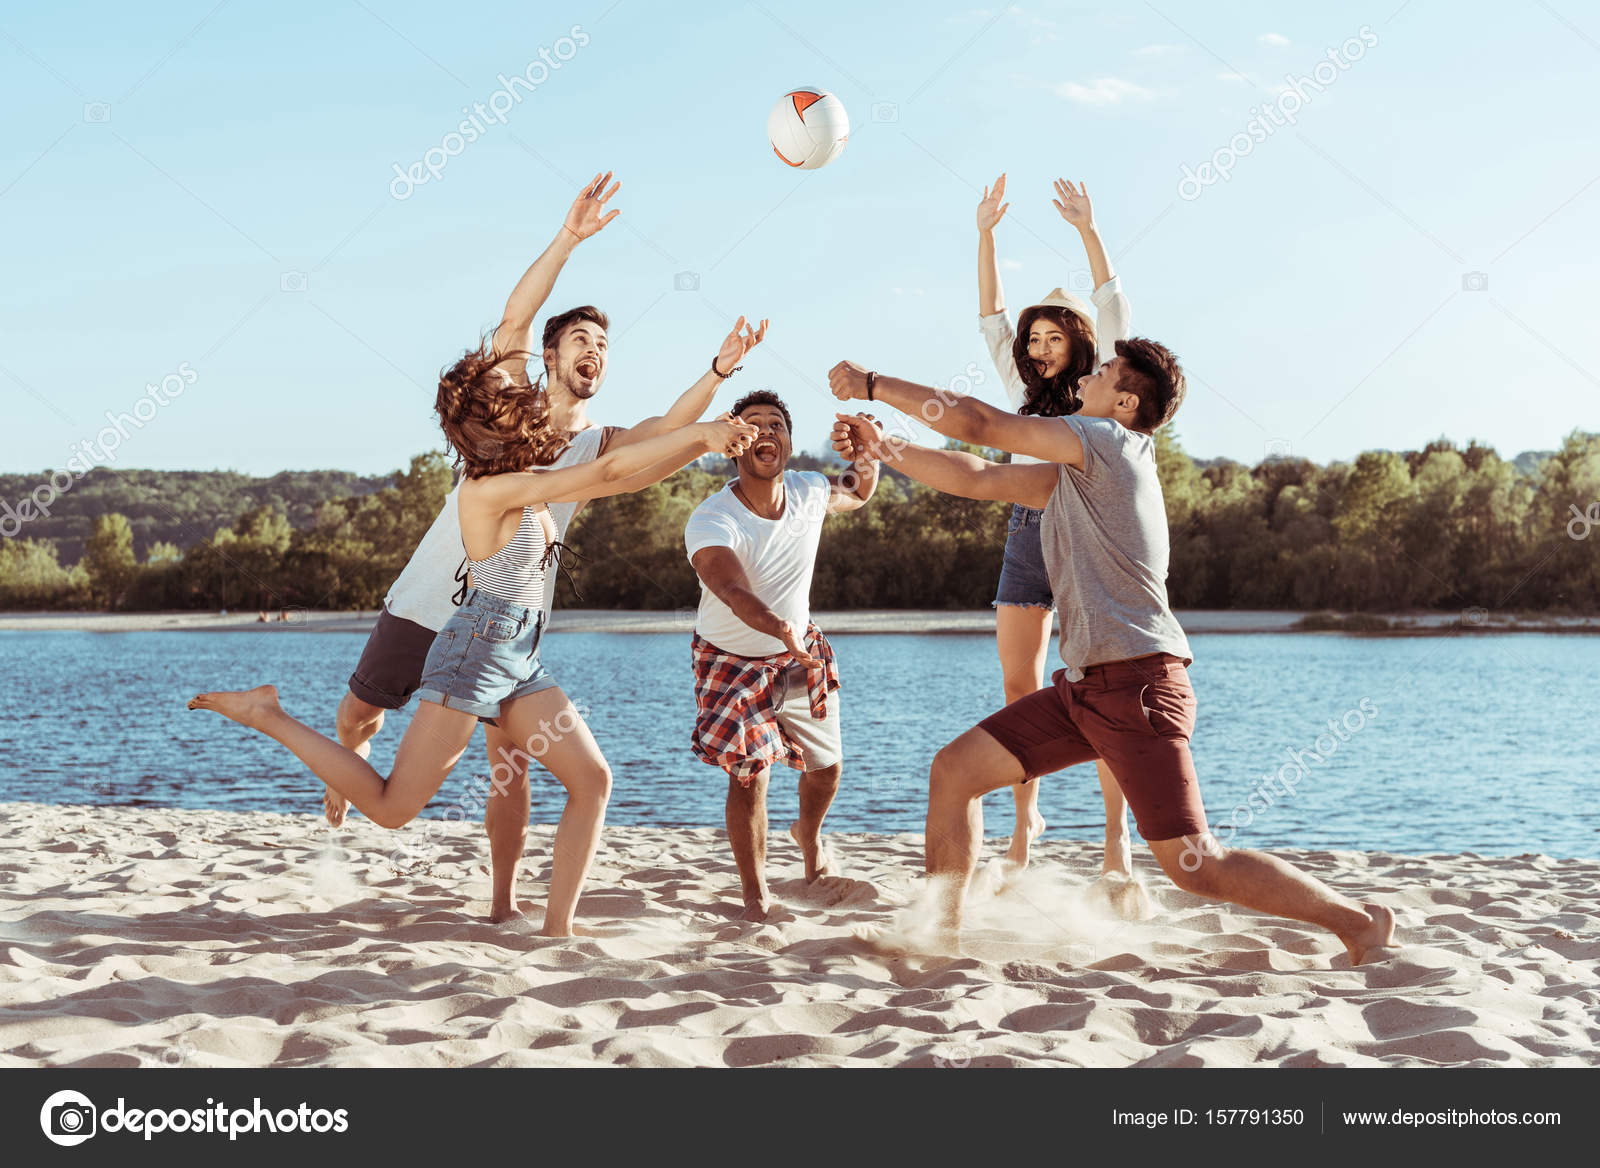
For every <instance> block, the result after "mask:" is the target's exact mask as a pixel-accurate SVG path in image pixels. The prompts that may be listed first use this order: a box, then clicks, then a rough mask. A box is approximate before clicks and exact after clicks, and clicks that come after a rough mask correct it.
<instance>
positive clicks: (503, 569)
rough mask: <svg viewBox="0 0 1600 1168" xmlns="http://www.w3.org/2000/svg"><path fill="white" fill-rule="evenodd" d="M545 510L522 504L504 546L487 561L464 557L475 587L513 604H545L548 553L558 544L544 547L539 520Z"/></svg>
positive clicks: (541, 524) (534, 605)
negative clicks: (513, 527) (513, 530)
mask: <svg viewBox="0 0 1600 1168" xmlns="http://www.w3.org/2000/svg"><path fill="white" fill-rule="evenodd" d="M544 510H545V509H544V508H543V507H524V508H523V509H522V522H521V523H519V524H518V525H517V530H516V534H515V535H513V536H512V537H511V538H510V539H509V540H508V541H507V542H506V545H505V547H503V548H501V549H500V550H499V551H497V552H495V553H494V555H492V556H490V557H489V558H488V559H486V560H475V559H473V558H472V557H471V556H468V557H467V565H468V567H469V568H470V569H471V571H472V583H473V584H474V586H476V587H478V588H482V589H483V590H484V591H485V592H488V593H490V594H491V595H493V596H497V597H499V598H500V599H501V600H509V601H510V602H511V603H513V604H525V605H527V606H528V607H529V608H533V609H542V608H543V607H544V576H545V569H546V568H548V567H549V566H550V559H551V558H552V556H551V553H552V552H554V551H555V550H556V549H557V548H559V547H560V546H561V544H560V543H559V542H557V543H556V544H554V545H549V546H547V542H546V536H545V531H544V524H543V523H542V522H540V520H539V514H540V512H542V511H544Z"/></svg>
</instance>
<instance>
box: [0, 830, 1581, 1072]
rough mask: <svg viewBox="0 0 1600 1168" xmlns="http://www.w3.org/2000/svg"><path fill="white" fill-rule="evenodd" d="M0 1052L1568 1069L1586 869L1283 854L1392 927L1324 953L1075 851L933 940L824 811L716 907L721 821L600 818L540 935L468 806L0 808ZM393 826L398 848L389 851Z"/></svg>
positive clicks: (524, 895) (518, 1061)
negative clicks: (814, 868)
mask: <svg viewBox="0 0 1600 1168" xmlns="http://www.w3.org/2000/svg"><path fill="white" fill-rule="evenodd" d="M0 830H4V831H5V833H6V835H7V836H8V838H11V839H13V840H15V841H16V844H17V846H16V847H15V848H14V849H12V850H11V851H10V852H9V853H8V857H7V858H0V872H3V873H4V882H3V883H0V935H3V936H4V938H5V941H6V944H5V945H4V946H0V986H3V987H4V989H3V991H0V998H3V1004H0V1066H14V1067H22V1066H31V1067H40V1066H52V1067H138V1066H147V1067H157V1066H164V1067H175V1066H184V1067H206V1068H213V1067H265V1066H273V1067H291V1066H294V1067H303V1066H345V1067H350V1066H359V1067H423V1066H426V1067H440V1066H538V1067H576V1066H597V1065H611V1066H665V1067H687V1066H697V1067H700V1066H720V1067H730V1066H737V1067H746V1066H789V1067H843V1066H850V1067H890V1066H909V1067H917V1066H923V1067H937V1066H943V1067H964V1066H976V1067H1006V1066H1010V1067H1023V1066H1031V1067H1047V1066H1049V1067H1070V1066H1080V1067H1084V1066H1087V1067H1121V1066H1141V1067H1156V1066H1184V1067H1208V1066H1289V1067H1300V1066H1308V1067H1319V1066H1322V1067H1331V1066H1344V1067H1379V1066H1411V1067H1442V1066H1483V1067H1487V1066H1501V1067H1507V1066H1515V1067H1551V1066H1574V1067H1576V1066H1589V1067H1592V1066H1596V1065H1600V1052H1597V1051H1596V1048H1595V1046H1594V1043H1593V1038H1592V1033H1593V1030H1592V1027H1593V1021H1592V1017H1591V1015H1592V1010H1593V1006H1592V1003H1593V1000H1594V995H1595V993H1596V990H1597V985H1600V978H1597V975H1596V973H1595V964H1594V963H1595V961H1596V959H1600V933H1597V931H1596V928H1595V919H1596V916H1597V910H1600V861H1594V860H1588V861H1583V860H1554V859H1551V858H1550V857H1548V856H1543V855H1523V856H1517V857H1497V858H1489V857H1481V856H1476V855H1472V854H1470V853H1462V854H1454V855H1444V854H1440V855H1422V856H1405V855H1398V854H1391V853H1386V852H1358V851H1322V850H1315V849H1282V850H1281V853H1280V854H1282V855H1284V856H1286V857H1289V858H1292V859H1293V860H1294V861H1295V862H1296V863H1298V864H1300V865H1302V866H1304V867H1305V868H1306V869H1308V870H1309V871H1311V872H1313V873H1314V874H1316V875H1317V876H1319V877H1320V878H1322V879H1323V880H1326V881H1327V882H1328V883H1330V884H1331V885H1333V886H1334V887H1336V888H1338V889H1339V890H1340V891H1343V892H1345V893H1346V894H1348V895H1351V896H1355V897H1359V898H1367V899H1374V900H1381V901H1382V902H1383V903H1385V904H1388V905H1389V906H1391V907H1392V908H1393V909H1394V910H1395V912H1396V915H1397V916H1398V918H1399V931H1398V933H1397V938H1396V939H1397V942H1398V943H1397V945H1396V947H1395V948H1393V949H1389V950H1384V951H1381V953H1380V954H1378V955H1375V956H1374V959H1373V960H1371V961H1370V962H1369V963H1367V964H1365V965H1362V966H1359V967H1355V968H1352V967H1351V966H1350V964H1349V961H1348V959H1347V958H1346V957H1345V956H1344V954H1343V952H1342V950H1341V948H1340V946H1339V944H1338V942H1337V941H1336V940H1334V939H1333V938H1332V937H1331V936H1330V935H1328V934H1326V933H1323V932H1322V931H1320V930H1318V929H1315V928H1312V927H1311V926H1307V925H1301V924H1297V923H1295V922H1292V921H1287V920H1282V919H1279V918H1274V917H1269V916H1263V915H1261V914H1258V913H1254V912H1250V911H1249V910H1245V909H1240V908H1237V907H1235V906H1232V905H1226V904H1219V903H1216V902H1212V901H1206V900H1202V899H1200V898H1198V897H1193V896H1190V895H1188V894H1186V893H1182V892H1180V891H1178V890H1177V889H1175V888H1173V887H1172V886H1171V885H1170V884H1169V883H1167V882H1166V880H1165V879H1164V877H1162V876H1161V875H1160V874H1159V873H1158V872H1157V871H1156V869H1155V865H1154V862H1153V860H1152V859H1151V858H1150V857H1149V855H1148V853H1144V852H1143V850H1142V849H1141V854H1139V855H1137V858H1136V860H1135V868H1136V871H1137V873H1138V874H1139V877H1140V879H1141V880H1142V881H1143V882H1144V883H1145V885H1146V888H1147V890H1148V892H1149V893H1150V895H1151V897H1152V900H1153V905H1154V914H1153V915H1152V916H1151V917H1150V918H1148V919H1145V920H1140V921H1125V920H1122V919H1120V918H1117V917H1116V916H1115V915H1114V914H1113V913H1112V912H1111V911H1110V910H1109V908H1108V907H1107V906H1106V902H1105V901H1104V898H1103V897H1099V898H1097V896H1096V893H1095V891H1094V888H1093V882H1094V879H1095V877H1096V876H1097V874H1098V871H1099V858H1100V857H1099V852H1100V848H1099V845H1098V844H1097V843H1091V842H1087V841H1079V840H1070V839H1061V838H1053V837H1052V836H1051V835H1050V833H1048V832H1047V833H1046V836H1045V837H1044V838H1043V839H1041V840H1040V841H1039V842H1038V843H1037V844H1036V845H1035V862H1034V864H1033V866H1031V867H1030V868H1029V870H1028V871H1027V872H1026V873H1024V874H1022V875H1021V876H1017V877H1013V878H1011V879H1010V881H1009V882H1002V881H1000V880H999V879H998V877H997V873H998V871H999V869H998V867H997V864H996V862H995V861H996V859H997V857H998V856H999V855H1000V853H1001V851H1002V850H1003V848H1004V842H1003V840H1001V839H999V838H993V837H992V838H990V839H988V840H986V841H985V844H984V849H983V853H982V858H981V861H980V869H979V878H978V881H977V882H976V883H975V885H974V889H973V891H972V893H971V894H970V895H969V898H968V908H967V924H966V929H965V932H964V934H963V950H964V951H963V952H962V953H961V954H960V955H959V956H957V955H951V954H942V953H939V952H937V951H936V950H934V949H932V948H930V947H929V945H928V944H927V940H926V935H925V930H926V928H927V925H928V923H929V922H930V921H931V915H930V911H931V910H930V908H929V904H930V901H929V895H928V890H927V889H926V887H925V882H924V880H923V877H922V875H921V860H922V838H921V836H920V835H916V834H911V833H902V834H898V835H888V834H865V833H863V834H830V835H829V836H828V839H829V843H830V846H831V848H832V850H833V852H834V855H835V857H836V859H837V860H838V862H839V866H840V874H839V875H836V876H830V877H827V878H825V879H824V880H822V881H819V882H818V883H817V884H816V885H807V884H806V883H805V881H804V880H803V879H802V876H803V872H802V869H801V865H800V857H799V854H798V851H797V850H796V849H795V848H794V847H792V846H790V845H789V844H788V842H787V840H786V839H784V838H783V837H782V833H781V832H775V833H774V835H773V837H772V849H771V855H770V857H769V860H768V874H769V878H770V880H771V886H772V892H773V896H774V901H775V909H774V912H773V914H772V915H771V916H770V917H769V919H768V920H767V921H765V922H761V923H752V922H744V921H739V920H737V919H736V917H737V914H738V912H739V910H740V907H741V905H740V904H739V900H738V887H739V885H738V874H737V871H736V869H735V867H734V864H733V858H732V855H731V853H730V851H729V849H728V845H727V840H726V833H725V832H723V831H720V830H717V829H712V828H647V827H608V828H607V829H606V830H605V834H604V836H603V838H602V841H601V846H600V851H599V854H598V855H597V856H596V859H595V865H594V868H593V870H592V873H591V876H590V878H589V881H588V882H587V884H586V886H585V889H584V895H583V899H582V901H581V902H580V908H579V915H580V921H581V923H582V924H583V925H584V926H586V927H587V928H588V929H589V930H590V935H588V936H582V937H575V938H564V939H554V938H545V937H540V936H538V935H537V932H536V930H537V928H538V924H539V921H540V917H541V913H542V908H543V903H544V896H545V891H546V889H545V884H544V882H545V881H547V880H548V878H549V865H548V859H549V854H550V847H551V841H552V828H551V827H550V826H549V825H543V824H536V825H534V826H533V828H532V830H531V833H530V837H529V842H528V848H527V856H526V862H525V866H524V874H523V877H522V881H521V883H520V885H519V888H518V892H519V894H520V898H521V900H522V902H523V905H524V908H525V910H527V911H528V914H529V915H528V916H526V917H524V918H521V919H519V920H516V921H513V922H511V923H508V924H503V925H491V924H489V923H488V921H487V920H486V919H485V918H486V912H487V908H488V900H487V896H488V892H489V874H488V854H487V844H486V843H485V841H484V839H483V836H482V831H481V828H480V827H479V825H477V824H476V823H442V824H440V825H439V826H438V827H437V829H435V830H433V831H432V832H431V833H430V834H428V835H427V836H424V834H423V833H422V832H421V831H419V830H418V828H417V826H416V825H413V826H410V827H407V828H404V829H402V830H401V831H399V832H386V831H383V830H382V829H380V828H377V827H376V826H374V825H373V824H371V823H369V822H367V821H365V820H361V819H355V820H352V821H351V822H350V823H348V824H347V825H346V826H345V827H343V828H340V829H337V830H334V829H330V828H328V827H327V826H326V825H325V824H324V823H322V821H321V819H320V817H319V816H315V815H311V814H301V815H285V814H273V813H241V812H226V811H206V812H200V811H182V810H173V809H166V808H156V807H141V808H132V807H117V808H96V807H82V806H62V805H48V804H33V803H0ZM408 841H409V842H408Z"/></svg>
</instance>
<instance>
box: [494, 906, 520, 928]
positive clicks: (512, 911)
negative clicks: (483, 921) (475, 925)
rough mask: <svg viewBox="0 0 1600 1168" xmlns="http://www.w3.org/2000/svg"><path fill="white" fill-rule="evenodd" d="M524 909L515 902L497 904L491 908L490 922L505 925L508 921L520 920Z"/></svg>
mask: <svg viewBox="0 0 1600 1168" xmlns="http://www.w3.org/2000/svg"><path fill="white" fill-rule="evenodd" d="M521 919H522V910H521V909H520V908H518V907H517V906H516V905H514V904H496V905H492V906H490V908H489V923H490V924H491V925H503V924H505V923H506V922H507V921H520V920H521Z"/></svg>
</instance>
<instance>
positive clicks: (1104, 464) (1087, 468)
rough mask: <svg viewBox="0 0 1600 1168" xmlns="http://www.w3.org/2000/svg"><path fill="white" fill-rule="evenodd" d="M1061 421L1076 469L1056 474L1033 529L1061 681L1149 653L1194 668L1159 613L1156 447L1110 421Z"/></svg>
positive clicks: (1160, 515) (1161, 516)
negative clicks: (1073, 437)
mask: <svg viewBox="0 0 1600 1168" xmlns="http://www.w3.org/2000/svg"><path fill="white" fill-rule="evenodd" d="M1060 421H1061V422H1062V423H1063V424H1065V425H1068V426H1071V427H1072V429H1073V432H1074V433H1076V434H1077V435H1078V438H1079V440H1080V441H1082V443H1083V469H1082V470H1079V469H1078V468H1077V467H1072V466H1066V465H1064V464H1063V465H1062V466H1060V467H1058V468H1057V470H1056V489H1055V490H1054V491H1052V492H1051V494H1050V502H1049V503H1048V504H1047V505H1046V506H1045V509H1044V516H1043V518H1042V520H1041V521H1040V529H1039V530H1040V535H1041V536H1042V538H1043V543H1044V566H1045V571H1047V572H1048V573H1049V574H1050V590H1051V591H1052V592H1053V593H1054V594H1055V599H1056V609H1057V611H1058V612H1059V614H1060V620H1061V662H1062V664H1063V665H1065V666H1066V667H1067V670H1066V672H1067V679H1068V680H1069V681H1081V680H1083V671H1084V669H1086V668H1087V667H1088V666H1090V665H1101V664H1104V663H1106V662H1108V661H1125V660H1127V659H1128V658H1130V657H1144V656H1147V655H1149V654H1151V653H1171V654H1172V655H1173V656H1175V657H1182V658H1183V659H1184V660H1185V661H1189V660H1192V659H1193V657H1192V654H1191V653H1190V652H1189V639H1188V638H1187V637H1185V636H1184V635H1183V628H1182V626H1180V625H1179V624H1178V620H1177V618H1176V617H1174V616H1173V615H1172V610H1171V609H1170V608H1168V607H1167V558H1168V542H1167V511H1166V503H1165V501H1164V500H1163V499H1162V496H1161V480H1160V478H1159V477H1158V476H1157V475H1156V442H1155V439H1154V438H1153V437H1151V436H1150V435H1149V434H1140V433H1138V432H1137V431H1134V430H1129V429H1126V428H1125V427H1124V426H1123V425H1122V423H1120V422H1118V421H1117V420H1116V419H1115V418H1085V417H1081V416H1078V415H1068V416H1066V417H1063V418H1061V419H1060Z"/></svg>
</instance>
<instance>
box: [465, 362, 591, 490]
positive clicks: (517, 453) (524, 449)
mask: <svg viewBox="0 0 1600 1168" xmlns="http://www.w3.org/2000/svg"><path fill="white" fill-rule="evenodd" d="M530 356H531V354H530V353H527V352H525V351H520V350H519V351H513V352H509V353H502V354H500V355H499V356H496V355H495V352H494V345H493V343H492V341H491V340H490V338H489V337H488V336H485V337H484V338H483V339H482V340H481V341H480V342H479V343H478V347H477V348H476V349H473V350H470V351H469V352H466V353H464V354H462V356H461V358H460V359H459V360H458V361H456V363H455V364H454V365H451V366H450V367H449V368H448V369H445V370H442V371H441V372H440V374H439V393H438V396H437V397H436V398H435V399H434V409H435V410H436V411H437V412H438V414H439V425H440V427H441V428H442V429H443V430H444V436H445V440H446V441H447V442H449V443H450V446H451V448H452V449H454V450H455V452H456V460H457V462H458V463H460V464H463V465H464V466H465V468H466V475H467V477H468V478H469V479H476V478H482V477H484V476H485V475H495V474H505V473H506V472H508V471H521V470H527V469H528V468H529V467H530V466H546V465H548V464H549V463H551V462H553V461H555V459H556V458H558V457H559V456H560V454H561V452H562V451H563V450H565V449H566V448H567V446H568V445H569V444H570V443H571V442H572V435H571V434H570V433H568V432H567V431H565V430H555V429H552V428H551V426H550V403H549V400H548V399H547V398H546V397H545V395H544V393H543V391H541V390H538V389H536V388H534V387H533V386H532V385H530V384H528V373H527V362H528V359H529V357H530ZM506 379H509V380H506Z"/></svg>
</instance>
